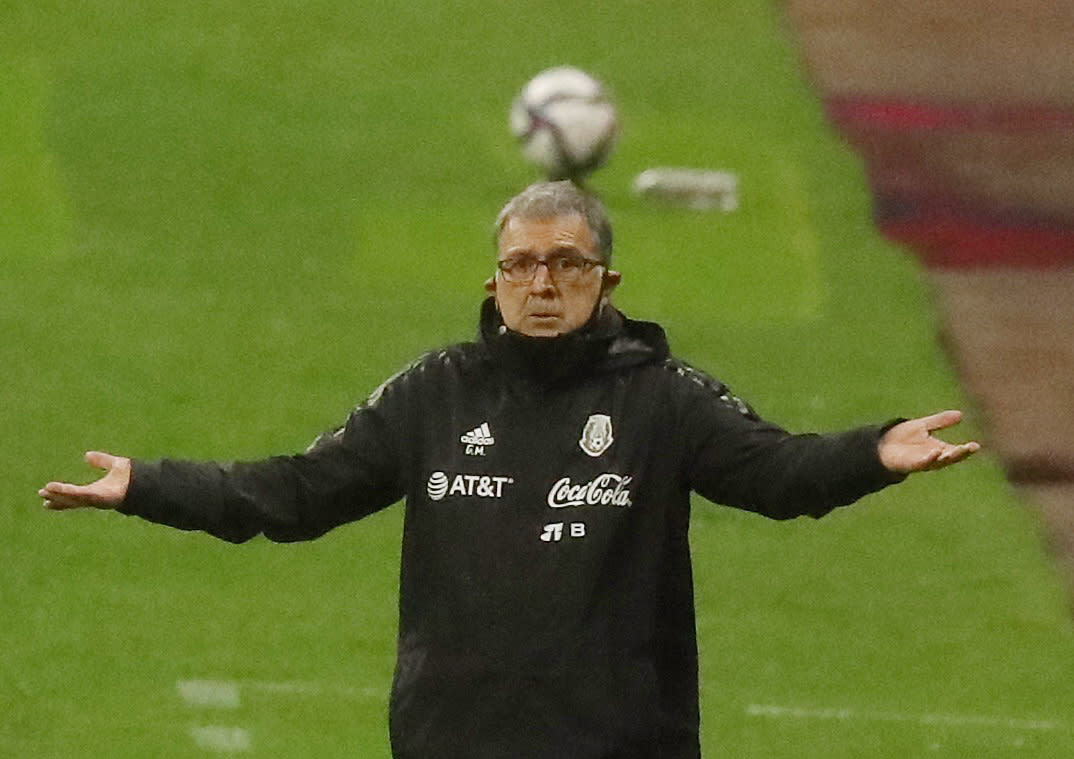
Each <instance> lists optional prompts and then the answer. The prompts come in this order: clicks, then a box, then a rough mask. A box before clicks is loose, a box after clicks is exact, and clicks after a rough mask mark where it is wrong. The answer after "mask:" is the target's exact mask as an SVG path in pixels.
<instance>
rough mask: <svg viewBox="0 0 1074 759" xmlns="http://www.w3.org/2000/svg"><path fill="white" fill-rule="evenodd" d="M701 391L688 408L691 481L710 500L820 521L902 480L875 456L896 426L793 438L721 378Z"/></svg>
mask: <svg viewBox="0 0 1074 759" xmlns="http://www.w3.org/2000/svg"><path fill="white" fill-rule="evenodd" d="M698 385H699V386H698V387H695V388H693V392H692V393H691V398H690V401H689V403H688V404H687V406H686V414H687V416H686V421H685V422H684V424H685V426H686V428H687V430H688V435H687V439H688V447H687V451H686V457H687V460H686V477H687V480H688V482H689V485H690V487H691V488H692V489H693V490H695V491H696V492H698V493H700V494H701V495H702V496H704V497H705V498H707V499H708V500H710V501H714V502H716V503H720V504H724V505H726V506H733V507H735V508H740V509H745V510H748V511H753V512H756V513H758V514H763V515H764V516H766V517H770V518H772V519H791V518H793V517H797V516H803V515H809V516H812V517H821V516H824V515H825V514H827V513H828V512H830V511H832V510H833V509H835V508H836V507H838V506H845V505H847V504H850V503H853V502H854V501H856V500H858V499H859V498H861V497H863V496H865V495H867V494H869V493H872V492H875V491H877V490H880V489H882V488H884V487H886V486H887V485H890V484H893V483H895V482H899V481H901V480H902V479H904V476H902V475H898V474H895V473H893V472H891V471H889V470H888V469H887V468H885V467H884V465H883V464H881V463H880V457H879V454H878V450H877V447H878V444H879V441H880V437H881V436H882V435H883V434H884V432H885V431H886V430H887V429H888V427H890V426H891V425H893V424H895V423H897V422H890V423H888V424H886V425H876V426H868V427H860V428H856V429H852V430H848V431H845V432H839V433H834V434H825V435H819V434H800V435H797V434H791V433H789V432H787V431H786V430H784V429H782V428H781V427H779V426H777V425H774V424H771V423H769V422H766V421H764V420H763V419H761V418H760V417H759V416H757V414H756V413H755V412H754V411H753V410H752V409H750V408H749V407H748V406H747V405H746V404H745V403H743V402H742V401H741V400H739V399H737V398H735V397H734V396H733V395H731V393H730V392H729V391H728V390H727V388H726V387H725V386H723V385H721V384H720V383H718V382H716V381H715V380H709V381H708V383H698Z"/></svg>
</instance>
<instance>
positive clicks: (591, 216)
mask: <svg viewBox="0 0 1074 759" xmlns="http://www.w3.org/2000/svg"><path fill="white" fill-rule="evenodd" d="M573 214H578V215H579V216H581V217H582V218H584V219H585V221H586V225H587V226H588V227H589V231H590V232H591V233H592V234H593V239H594V240H595V241H596V243H597V251H598V252H599V253H600V258H601V261H603V263H604V264H605V266H610V265H611V262H612V222H611V219H609V218H608V212H607V211H606V210H605V209H604V204H602V203H601V202H600V200H598V199H597V197H596V196H595V195H591V194H590V193H588V192H586V191H585V190H583V189H581V188H580V187H578V185H576V184H574V182H571V181H570V180H566V179H565V180H561V181H558V182H537V183H536V184H531V185H530V186H529V187H527V188H526V189H525V190H523V191H522V192H520V193H519V194H518V195H516V196H515V197H513V198H511V199H510V200H509V201H507V205H505V206H504V207H503V209H502V210H501V211H500V214H499V216H497V217H496V242H497V243H498V242H499V240H500V235H501V234H502V233H503V228H504V227H505V226H507V222H508V221H510V220H511V219H515V218H518V219H552V218H555V217H557V216H571V215H573Z"/></svg>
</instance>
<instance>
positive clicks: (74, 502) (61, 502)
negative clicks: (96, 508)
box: [44, 494, 89, 511]
mask: <svg viewBox="0 0 1074 759" xmlns="http://www.w3.org/2000/svg"><path fill="white" fill-rule="evenodd" d="M44 505H45V508H46V509H48V510H49V511H64V510H65V509H78V508H83V507H85V506H88V505H89V504H87V503H86V502H84V501H82V500H80V499H77V498H69V497H67V496H65V495H59V494H54V495H51V496H48V497H45V504H44Z"/></svg>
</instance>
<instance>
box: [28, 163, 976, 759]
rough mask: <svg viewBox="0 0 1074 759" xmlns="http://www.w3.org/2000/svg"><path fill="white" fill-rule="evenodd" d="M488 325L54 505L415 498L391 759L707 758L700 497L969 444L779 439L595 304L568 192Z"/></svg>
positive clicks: (522, 244) (212, 518) (246, 529)
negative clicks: (345, 400)
mask: <svg viewBox="0 0 1074 759" xmlns="http://www.w3.org/2000/svg"><path fill="white" fill-rule="evenodd" d="M497 248H498V260H497V263H496V266H497V270H496V273H495V275H494V276H493V277H492V278H490V279H489V280H488V281H487V282H486V283H485V288H486V289H487V290H488V292H489V293H490V295H491V297H489V298H488V299H487V300H486V301H485V302H484V304H483V306H482V313H481V321H480V333H479V336H478V339H477V340H476V341H475V342H472V343H462V344H458V345H454V346H451V347H448V348H446V349H444V350H441V351H438V352H434V353H430V354H429V355H426V356H424V357H422V358H421V359H420V360H418V361H417V362H416V363H415V364H413V365H412V366H411V367H409V368H408V369H406V370H405V371H403V372H401V373H400V374H398V375H396V376H395V377H393V378H391V379H390V380H388V381H387V382H386V383H384V385H382V386H381V387H380V388H379V389H377V390H376V391H375V392H374V393H373V395H372V396H371V397H370V398H369V399H368V400H367V401H366V402H365V403H364V404H362V405H361V406H360V407H359V408H358V409H356V410H355V411H354V412H353V413H352V414H351V415H350V417H349V418H348V419H347V422H346V424H345V425H344V426H343V427H341V428H340V429H339V430H337V431H336V432H335V433H334V434H332V435H328V436H324V437H322V438H321V439H319V440H318V441H316V442H315V443H314V444H313V445H312V446H311V447H310V449H309V450H307V451H306V452H305V453H303V454H301V455H297V456H287V457H276V458H271V459H268V460H265V461H259V462H243V463H234V464H228V465H221V464H214V463H196V462H184V461H171V460H163V461H158V462H146V461H133V462H132V461H131V460H130V459H127V458H124V457H117V456H111V455H109V454H104V453H90V454H87V460H88V461H89V462H90V463H91V464H93V465H95V466H99V467H101V468H103V469H106V470H107V474H106V475H105V476H104V477H102V478H101V479H100V480H98V481H97V482H94V483H92V484H90V485H85V486H78V485H72V484H64V483H55V482H53V483H49V484H48V485H46V486H45V487H44V488H42V490H41V491H40V495H41V496H42V497H43V498H45V499H46V504H47V505H48V506H49V507H50V508H53V509H66V508H73V507H79V506H96V507H100V508H116V509H118V510H119V511H121V512H123V513H127V514H135V515H138V516H141V517H144V518H146V519H149V520H152V521H155V522H159V523H162V524H167V525H172V526H174V527H178V528H182V529H199V530H204V531H206V532H209V533H211V534H213V535H215V536H217V537H220V538H222V539H224V540H229V541H235V542H238V541H244V540H247V539H249V538H252V537H253V536H255V535H258V534H263V535H265V536H267V537H268V538H270V539H272V540H278V541H290V540H305V539H310V538H314V537H317V536H318V535H321V534H323V533H325V532H326V531H328V530H330V529H332V528H333V527H336V526H338V525H340V524H343V523H346V522H350V521H353V520H356V519H359V518H361V517H363V516H365V515H367V514H369V513H372V512H374V511H376V510H378V509H381V508H384V507H386V506H388V505H390V504H392V503H394V502H396V501H398V500H399V499H400V498H404V497H405V499H406V514H405V521H404V530H403V552H402V569H401V573H400V623H399V641H398V659H397V664H396V672H395V679H394V684H393V689H392V699H391V720H390V722H391V738H392V747H393V752H394V754H395V756H397V757H400V759H410V758H412V757H422V758H428V757H437V759H451V758H452V757H467V758H468V759H480V758H483V757H496V758H497V759H500V758H502V757H512V758H513V759H529V758H533V759H538V758H542V759H544V758H548V757H566V758H569V759H588V758H590V757H591V758H593V759H596V758H598V757H601V758H605V759H610V758H611V757H616V758H619V759H651V758H653V757H673V758H675V759H680V758H684V757H695V758H696V757H698V756H699V755H700V749H699V742H698V687H697V647H696V640H695V631H694V606H693V589H692V582H691V573H690V557H689V550H688V542H687V527H688V524H689V508H690V492H691V491H696V492H698V493H700V494H701V495H702V496H704V497H706V498H708V499H709V500H712V501H715V502H717V503H722V504H726V505H729V506H733V507H736V508H742V509H748V510H751V511H755V512H758V513H760V514H763V515H765V516H768V517H771V518H775V519H786V518H791V517H796V516H799V515H803V514H808V515H811V516H814V517H820V516H822V515H824V514H825V513H827V512H829V511H830V510H832V509H833V508H835V507H837V506H841V505H845V504H849V503H851V502H853V501H854V500H856V499H858V498H860V497H861V496H864V495H865V494H867V493H870V492H873V491H876V490H879V489H880V488H882V487H884V486H886V485H888V484H891V483H894V482H897V481H899V480H901V479H903V478H904V477H905V476H906V475H908V474H910V473H912V472H918V471H923V470H927V469H936V468H939V467H942V466H945V465H948V464H951V463H954V462H956V461H959V460H961V459H963V458H965V457H966V456H968V455H970V454H972V453H974V452H975V451H976V450H977V449H978V445H977V444H976V443H966V444H963V445H952V444H948V443H945V442H943V441H941V440H938V439H937V438H935V437H933V436H932V434H931V433H932V432H933V431H934V430H938V429H942V428H945V427H948V426H951V425H953V424H955V423H956V422H957V421H958V420H959V418H960V414H959V413H958V412H957V411H950V412H943V413H940V414H935V415H933V416H928V417H924V418H921V419H914V420H910V421H903V422H900V423H892V424H889V425H886V426H883V427H865V428H860V429H855V430H851V431H849V432H844V433H840V434H835V435H791V434H789V433H787V432H785V431H784V430H782V429H780V428H779V427H777V426H775V425H773V424H770V423H768V422H765V421H763V420H761V419H760V418H759V417H758V416H757V415H756V414H755V413H754V412H753V411H752V410H751V409H750V408H749V407H748V406H746V405H745V404H744V403H743V402H742V401H740V400H739V399H737V398H736V397H735V396H733V395H732V394H731V393H730V391H729V390H728V389H727V388H726V387H725V386H724V385H723V384H721V383H720V382H718V381H717V380H715V379H712V378H711V377H709V376H707V375H705V374H703V373H701V372H699V371H697V370H695V369H693V368H691V367H690V366H688V365H687V364H685V363H683V362H682V361H679V360H678V359H676V358H674V357H672V356H671V355H670V354H669V351H668V346H667V342H666V340H665V337H664V333H663V331H662V330H661V329H660V327H658V326H657V325H655V324H651V323H647V322H639V321H633V320H630V319H627V318H626V317H624V316H623V315H622V314H621V313H619V312H618V311H617V310H616V309H615V308H614V307H612V305H611V303H610V301H609V297H610V295H611V292H612V290H614V288H615V287H616V285H618V284H619V281H620V274H619V273H618V272H616V271H614V270H612V269H611V268H610V264H611V250H612V233H611V227H610V224H609V223H608V219H607V216H606V214H605V212H604V209H603V208H602V207H601V205H600V204H599V202H597V201H596V200H595V199H593V198H592V197H590V196H588V195H586V194H584V193H583V192H581V191H579V190H578V189H577V188H575V187H574V186H573V185H572V184H570V183H569V182H556V183H542V184H538V185H534V186H532V187H530V188H527V189H526V190H525V191H524V192H523V193H521V194H520V195H518V196H517V197H515V198H514V199H513V200H511V201H510V202H509V203H508V204H507V205H506V206H505V208H504V209H503V211H502V212H501V214H500V217H499V219H498V227H497Z"/></svg>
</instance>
